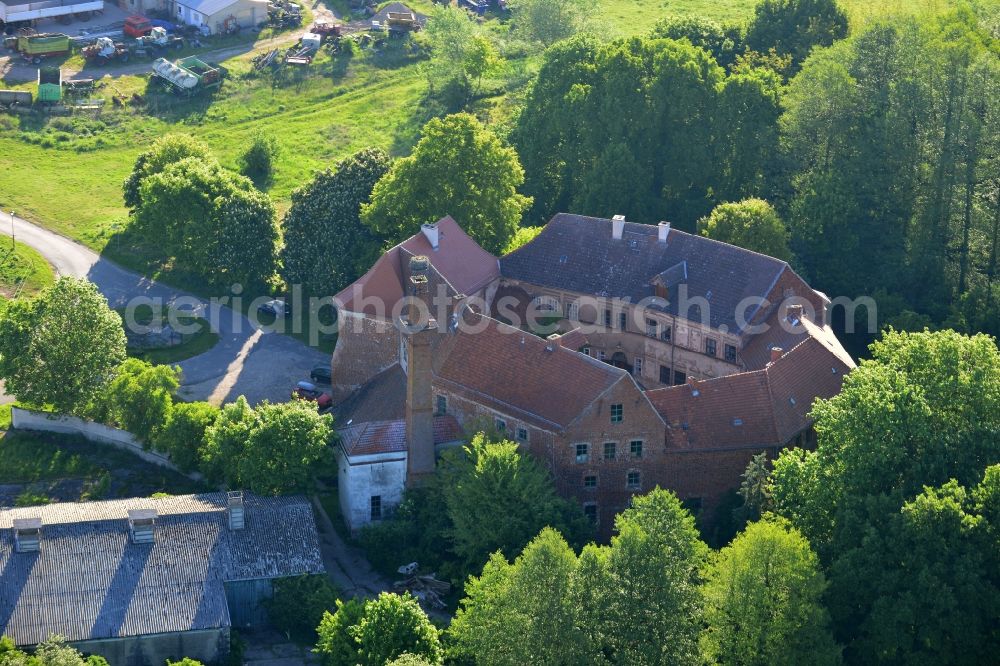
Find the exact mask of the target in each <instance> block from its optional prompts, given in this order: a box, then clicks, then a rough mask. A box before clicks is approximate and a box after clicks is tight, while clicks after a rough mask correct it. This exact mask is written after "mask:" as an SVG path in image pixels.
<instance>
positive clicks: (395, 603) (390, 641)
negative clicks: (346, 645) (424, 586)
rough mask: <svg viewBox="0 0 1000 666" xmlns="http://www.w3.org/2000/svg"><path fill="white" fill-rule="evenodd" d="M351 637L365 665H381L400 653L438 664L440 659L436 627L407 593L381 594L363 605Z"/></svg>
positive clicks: (441, 651)
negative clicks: (359, 618)
mask: <svg viewBox="0 0 1000 666" xmlns="http://www.w3.org/2000/svg"><path fill="white" fill-rule="evenodd" d="M352 634H353V635H354V639H355V641H356V642H357V644H358V654H359V655H360V656H361V658H362V659H363V662H362V663H364V664H365V665H366V666H382V665H383V664H386V663H388V662H389V661H392V660H393V659H396V658H397V657H399V656H400V655H402V654H411V655H414V656H418V657H423V658H424V659H426V660H427V661H429V662H430V663H432V664H440V663H441V659H442V658H443V656H444V652H443V650H442V649H441V641H440V638H439V637H438V630H437V628H436V627H435V626H434V625H433V624H431V621H430V620H429V619H428V618H427V614H426V613H424V611H423V609H422V608H420V604H418V603H417V600H416V599H415V598H413V597H412V596H411V595H410V594H409V593H404V594H402V595H399V594H392V593H390V592H383V593H381V594H380V595H379V596H378V597H377V598H375V599H372V600H371V601H369V602H368V603H366V604H365V612H364V615H362V617H361V621H360V622H359V623H358V624H357V625H355V627H354V630H353V631H352Z"/></svg>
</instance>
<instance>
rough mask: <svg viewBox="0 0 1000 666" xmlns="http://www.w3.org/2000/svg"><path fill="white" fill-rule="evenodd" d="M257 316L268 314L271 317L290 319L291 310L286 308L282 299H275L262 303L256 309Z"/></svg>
mask: <svg viewBox="0 0 1000 666" xmlns="http://www.w3.org/2000/svg"><path fill="white" fill-rule="evenodd" d="M257 314H268V315H271V316H272V317H275V318H277V317H290V316H291V315H292V309H291V308H290V307H288V304H287V303H285V299H283V298H275V299H273V300H270V301H268V302H267V303H264V304H263V305H261V306H259V307H258V308H257Z"/></svg>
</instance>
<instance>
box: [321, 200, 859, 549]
mask: <svg viewBox="0 0 1000 666" xmlns="http://www.w3.org/2000/svg"><path fill="white" fill-rule="evenodd" d="M335 301H336V305H337V307H338V312H339V316H340V336H339V338H338V341H337V347H336V349H335V351H334V354H333V358H332V371H333V394H334V402H335V403H336V407H335V409H336V413H337V416H338V428H339V432H340V435H341V442H340V445H339V449H338V452H337V456H338V461H337V462H338V466H339V478H340V493H341V507H342V510H343V511H344V516H345V519H346V520H347V522H348V524H349V525H350V526H351V528H352V529H357V528H358V527H361V526H363V525H364V524H366V523H368V522H371V521H373V520H380V519H381V518H382V517H384V516H386V515H388V513H389V512H390V511H391V509H392V507H393V506H394V505H396V504H397V503H398V502H399V501H400V499H401V496H402V492H403V490H404V488H405V487H406V485H407V484H408V483H415V482H418V481H419V479H420V478H421V477H422V476H424V475H427V474H431V473H433V471H434V463H435V456H436V454H437V452H439V451H440V449H441V448H442V447H446V446H453V445H456V444H458V443H460V442H461V441H463V439H464V438H465V437H466V436H467V435H468V434H469V433H471V432H475V431H478V430H483V429H489V430H495V431H499V432H500V433H503V435H504V436H505V437H506V438H507V439H510V440H511V441H515V442H517V443H518V444H520V445H521V446H522V447H523V449H524V450H525V451H526V452H528V453H529V454H531V455H533V456H534V457H535V458H536V459H537V460H539V461H540V462H542V463H543V464H544V465H545V466H547V467H548V468H549V470H550V471H551V473H552V475H553V478H554V479H555V483H556V487H557V489H558V491H559V492H560V493H561V494H562V495H563V496H565V497H568V498H572V499H574V500H576V501H578V502H579V503H580V504H581V506H582V507H583V509H584V511H585V512H586V514H587V515H588V516H589V517H590V518H591V519H592V520H594V521H595V522H596V523H597V524H598V527H599V531H600V532H601V533H602V534H604V535H607V534H609V533H610V529H611V524H612V519H613V517H614V515H615V514H616V513H618V512H620V511H622V510H623V509H624V508H626V507H627V506H628V504H629V502H630V499H631V497H632V496H633V495H635V494H638V493H643V492H646V491H648V490H650V489H652V488H654V487H656V486H662V487H665V488H670V489H671V490H673V491H674V492H676V493H677V494H678V496H679V497H680V498H681V499H682V500H684V501H685V502H686V503H687V505H688V506H689V507H690V508H691V509H692V510H694V511H696V512H702V513H703V514H704V515H705V517H706V518H707V519H709V520H711V518H712V516H713V513H714V512H715V511H716V509H717V508H718V506H719V504H720V502H721V501H722V500H723V499H724V498H725V496H726V494H727V493H729V492H732V490H733V489H734V488H736V487H738V485H739V483H740V475H741V474H742V472H743V471H744V469H745V467H746V465H747V463H748V462H749V460H750V458H751V457H752V456H753V455H755V454H757V453H760V452H767V453H769V455H774V454H775V453H776V452H777V451H778V450H779V449H781V448H783V447H785V446H789V445H796V444H798V445H806V446H808V445H811V444H812V443H813V441H812V440H813V434H812V429H811V421H810V419H809V418H808V412H809V410H810V407H811V405H812V403H813V401H814V400H815V399H816V398H829V397H831V396H833V395H835V394H836V393H837V392H839V390H840V386H841V382H842V381H843V377H844V375H845V374H846V373H847V372H849V371H850V370H851V368H853V367H854V362H853V361H852V359H851V358H850V356H849V355H848V354H847V353H846V352H845V351H844V349H843V347H842V346H841V345H840V343H839V342H838V340H837V338H836V337H835V336H834V334H833V332H832V330H831V329H830V326H829V324H828V323H827V307H828V305H829V300H828V299H827V298H826V296H824V295H823V294H822V293H820V292H817V291H815V290H813V289H811V288H810V287H809V285H807V284H806V283H805V282H804V281H803V280H802V279H801V278H800V277H799V276H798V275H797V274H796V273H795V272H794V271H793V270H792V268H791V267H790V266H789V265H788V264H787V263H785V262H783V261H780V260H777V259H774V258H771V257H767V256H764V255H761V254H757V253H755V252H751V251H748V250H744V249H741V248H738V247H735V246H732V245H727V244H725V243H720V242H717V241H713V240H710V239H707V238H703V237H700V236H695V235H691V234H687V233H684V232H681V231H677V230H674V229H671V228H670V225H669V224H666V223H661V224H659V225H658V226H651V225H645V224H636V223H630V222H627V221H625V220H624V219H623V218H622V217H621V216H616V217H615V218H614V219H610V220H608V219H599V218H591V217H583V216H578V215H567V214H560V215H557V216H555V217H554V218H553V219H552V220H551V221H550V222H549V223H548V224H547V225H546V226H545V227H544V229H543V230H542V231H541V233H540V234H539V235H538V236H537V237H536V238H535V239H534V240H532V241H531V242H529V243H528V244H526V245H525V246H523V247H521V248H520V249H518V250H516V251H515V252H512V253H510V254H508V255H506V256H504V257H500V258H497V257H494V256H493V255H491V254H490V253H488V252H486V251H485V250H483V249H482V248H481V247H479V246H478V245H477V244H476V243H475V242H474V241H473V240H472V239H471V238H469V237H468V236H467V235H466V234H465V233H464V232H463V231H462V229H461V228H460V227H459V226H458V224H457V223H456V222H455V221H454V220H452V219H451V218H448V217H446V218H444V219H442V220H440V221H439V222H438V223H436V224H433V225H425V226H424V227H423V228H422V230H421V232H420V233H418V234H417V235H415V236H413V237H412V238H409V239H408V240H406V241H404V242H403V243H401V244H399V245H397V246H396V247H394V248H392V249H390V250H389V251H388V252H387V253H386V254H384V255H383V256H382V257H381V258H380V259H379V260H378V261H377V262H376V263H375V265H374V266H372V268H371V269H370V270H369V271H368V272H367V273H366V274H365V275H364V276H363V277H361V278H360V279H359V280H358V281H357V282H355V283H354V284H353V285H351V286H349V287H348V288H347V289H345V290H343V291H342V292H341V293H339V294H338V295H337V296H336V298H335Z"/></svg>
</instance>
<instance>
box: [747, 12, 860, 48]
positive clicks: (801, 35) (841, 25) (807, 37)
mask: <svg viewBox="0 0 1000 666" xmlns="http://www.w3.org/2000/svg"><path fill="white" fill-rule="evenodd" d="M847 27H848V26H847V14H846V13H845V12H844V10H843V9H841V8H840V6H839V5H838V4H837V0H761V2H759V3H758V4H757V6H756V8H755V9H754V15H753V18H752V19H751V20H750V24H749V25H748V26H747V31H746V37H745V40H746V45H747V46H748V47H749V48H751V49H753V50H754V51H758V52H760V53H766V52H767V51H769V50H770V49H774V50H775V51H776V52H777V53H778V54H781V55H785V54H787V55H790V56H792V62H793V63H796V64H797V63H800V62H802V61H803V60H805V58H806V56H808V55H809V52H810V51H811V50H812V49H813V48H814V47H816V46H829V45H830V44H833V42H834V41H836V40H838V39H843V38H844V37H846V36H847Z"/></svg>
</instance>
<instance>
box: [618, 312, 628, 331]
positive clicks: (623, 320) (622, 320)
mask: <svg viewBox="0 0 1000 666" xmlns="http://www.w3.org/2000/svg"><path fill="white" fill-rule="evenodd" d="M618 328H620V329H621V330H623V331H624V330H626V329H627V328H628V314H627V313H625V312H619V313H618Z"/></svg>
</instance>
